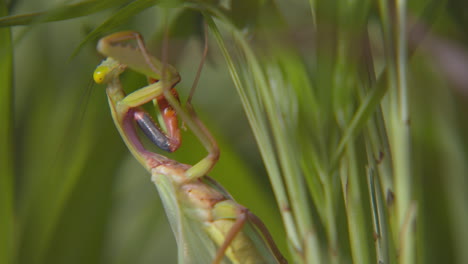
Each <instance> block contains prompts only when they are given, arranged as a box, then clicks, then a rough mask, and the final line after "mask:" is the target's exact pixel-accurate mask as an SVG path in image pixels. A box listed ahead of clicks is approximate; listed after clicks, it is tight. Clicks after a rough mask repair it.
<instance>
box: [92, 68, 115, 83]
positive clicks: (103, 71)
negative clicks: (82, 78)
mask: <svg viewBox="0 0 468 264" xmlns="http://www.w3.org/2000/svg"><path fill="white" fill-rule="evenodd" d="M110 71H111V69H110V68H109V67H108V66H104V65H99V66H98V67H97V68H96V70H94V74H93V78H94V81H95V82H96V83H97V84H101V83H103V82H104V81H105V79H106V76H107V75H108V74H109V72H110Z"/></svg>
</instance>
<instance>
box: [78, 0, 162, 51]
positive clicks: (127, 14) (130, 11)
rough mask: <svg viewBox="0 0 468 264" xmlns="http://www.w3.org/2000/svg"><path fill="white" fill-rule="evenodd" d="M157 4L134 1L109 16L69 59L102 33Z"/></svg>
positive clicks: (147, 0)
mask: <svg viewBox="0 0 468 264" xmlns="http://www.w3.org/2000/svg"><path fill="white" fill-rule="evenodd" d="M159 2H161V1H159V0H136V1H133V2H132V3H130V4H128V5H126V6H125V7H122V8H121V9H120V10H119V11H117V12H116V13H115V14H114V15H113V16H111V17H110V18H109V19H107V20H106V21H104V23H102V24H101V25H100V26H98V27H97V28H95V29H94V30H93V31H92V32H91V33H89V34H88V36H86V38H85V39H84V40H83V41H82V42H81V43H80V45H78V47H77V48H76V49H75V51H74V52H73V54H72V55H71V57H70V58H73V57H75V56H76V55H77V54H78V52H79V51H80V50H81V49H82V48H83V46H84V45H85V44H86V43H88V42H89V41H92V40H96V39H97V38H99V36H101V35H102V34H103V33H105V32H108V31H111V30H112V29H113V28H115V27H116V26H118V25H121V24H123V23H125V22H127V21H128V20H129V19H130V18H131V17H132V16H134V15H136V14H138V13H140V12H141V11H143V10H145V9H147V8H149V7H152V6H154V5H157V4H158V3H159Z"/></svg>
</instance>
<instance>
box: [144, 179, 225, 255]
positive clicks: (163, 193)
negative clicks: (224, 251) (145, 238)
mask: <svg viewBox="0 0 468 264" xmlns="http://www.w3.org/2000/svg"><path fill="white" fill-rule="evenodd" d="M152 180H153V182H154V183H155V185H156V188H157V189H158V192H159V195H160V197H161V200H162V202H163V205H164V209H165V211H166V215H167V217H168V219H169V223H170V225H171V228H172V230H173V232H174V234H175V237H176V242H177V246H178V263H180V264H205V263H211V262H212V261H213V259H214V257H215V255H216V250H217V247H216V245H215V243H214V242H213V241H212V240H211V238H210V237H209V235H208V233H207V232H204V226H203V224H202V223H200V222H196V221H194V220H192V219H190V218H188V217H187V215H186V214H185V213H184V208H182V204H181V203H180V201H178V197H177V191H176V187H175V186H174V184H173V183H172V181H171V180H170V179H169V178H168V176H165V175H161V174H154V175H153V177H152Z"/></svg>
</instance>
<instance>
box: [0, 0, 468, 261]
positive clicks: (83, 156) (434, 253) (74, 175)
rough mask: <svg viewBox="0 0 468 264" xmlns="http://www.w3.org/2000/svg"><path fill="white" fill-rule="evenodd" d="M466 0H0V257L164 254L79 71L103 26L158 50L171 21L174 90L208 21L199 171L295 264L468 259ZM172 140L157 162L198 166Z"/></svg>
mask: <svg viewBox="0 0 468 264" xmlns="http://www.w3.org/2000/svg"><path fill="white" fill-rule="evenodd" d="M33 2H34V3H33ZM461 2H462V1H450V5H448V9H447V10H446V9H444V8H442V7H445V6H444V3H445V2H444V1H429V2H427V1H411V3H408V6H406V5H405V4H406V3H405V2H404V1H397V2H396V3H395V1H386V0H380V1H366V0H360V1H340V0H334V1H276V2H275V3H273V2H272V1H232V2H230V1H220V2H219V3H218V2H217V1H201V0H200V1H150V0H135V1H128V0H127V1H123V0H122V1H110V0H109V1H83V2H76V3H73V4H63V5H57V6H48V7H44V6H45V4H47V3H48V1H23V3H21V2H18V3H17V5H15V6H13V7H14V8H13V9H11V10H9V9H8V6H7V5H6V4H5V2H1V4H0V14H1V15H2V16H3V17H1V18H0V27H1V28H0V47H1V48H0V69H1V71H0V88H1V89H0V94H1V96H0V106H1V108H2V111H0V113H1V116H0V122H1V126H0V127H1V131H0V132H1V133H0V155H1V161H0V162H1V163H0V215H1V217H0V234H2V236H0V246H1V247H0V264H1V263H129V262H135V263H146V262H148V263H149V262H152V263H174V262H175V260H174V258H175V252H176V250H175V248H174V247H175V243H174V241H173V239H172V233H171V232H169V226H168V224H167V222H166V220H165V217H164V213H163V211H162V210H161V205H160V203H159V201H158V197H157V192H156V191H155V190H154V186H152V185H151V183H150V178H149V177H147V176H148V175H147V174H146V173H145V172H144V171H143V169H142V168H140V167H139V166H138V165H136V162H135V161H133V159H131V158H129V153H128V151H127V150H126V149H125V148H124V145H123V144H122V141H121V139H120V138H119V137H118V134H117V131H116V130H115V128H114V126H113V124H112V121H111V118H110V113H109V110H108V106H107V104H106V98H105V95H104V91H103V88H102V87H89V85H88V83H89V82H90V80H91V74H92V72H93V70H94V67H95V66H96V65H97V64H98V60H99V58H98V56H97V54H96V52H95V50H94V45H95V41H96V39H97V38H99V37H101V36H103V35H105V34H108V33H111V32H114V31H118V30H123V29H125V30H130V29H131V30H137V31H140V32H142V33H143V34H144V35H145V37H147V38H148V37H151V36H153V38H150V39H152V40H154V41H153V42H155V43H154V44H153V45H151V46H154V47H156V46H157V45H158V43H157V42H159V41H160V40H161V36H162V35H163V34H162V33H161V32H163V31H164V27H165V25H167V24H168V25H170V26H169V30H170V34H169V35H170V37H171V39H170V41H171V42H170V43H171V45H170V50H169V55H168V57H169V60H170V61H171V64H173V65H174V66H176V68H178V69H180V71H181V75H182V78H183V80H184V81H183V82H182V83H181V84H180V88H179V89H180V90H182V92H181V94H182V98H184V97H185V96H184V95H187V92H186V91H188V88H189V87H190V86H191V80H193V76H194V74H195V72H196V67H197V65H198V62H199V60H200V57H201V45H202V44H203V43H200V40H201V39H203V38H202V36H201V35H202V34H203V24H202V23H201V21H202V18H204V19H205V21H206V22H207V24H208V26H209V32H210V37H211V39H210V51H209V53H210V54H209V57H208V58H209V59H208V61H209V63H208V65H207V67H206V69H205V70H204V72H203V74H202V79H201V84H200V87H199V88H198V90H197V93H196V95H195V99H194V100H195V101H194V106H195V108H196V109H197V111H198V112H201V113H202V120H204V121H208V122H207V123H208V127H210V129H212V130H214V131H216V133H215V137H216V138H217V139H218V141H219V142H220V147H221V151H222V155H221V156H222V158H221V160H220V162H219V164H218V165H217V166H216V168H215V170H214V171H213V173H212V175H211V176H212V177H213V178H215V179H216V180H219V181H220V182H221V184H222V185H223V186H225V187H226V188H227V189H228V190H229V191H230V192H231V193H232V194H233V196H234V197H235V198H236V200H238V201H239V202H240V203H241V204H244V205H246V206H247V207H249V208H251V209H252V211H253V212H254V213H256V214H257V215H259V217H260V218H262V219H263V220H264V221H265V222H266V224H267V226H268V227H269V229H270V231H271V232H272V233H273V236H274V238H275V240H276V242H277V243H278V244H279V246H280V247H281V250H282V252H283V253H285V252H287V251H288V250H287V249H289V254H286V255H287V256H288V259H289V260H290V261H291V262H293V263H351V262H353V263H376V262H381V263H405V264H406V263H440V262H444V263H468V251H466V250H465V248H466V246H467V245H468V228H467V227H466V223H467V222H468V208H467V206H466V201H468V197H467V192H466V190H467V187H468V185H467V181H466V175H468V168H467V166H466V160H467V153H468V144H467V142H466V139H465V138H464V136H463V135H465V134H466V132H467V129H468V127H467V126H466V122H464V121H465V120H466V118H465V116H466V111H467V110H468V109H467V107H466V105H467V104H466V94H468V93H467V90H466V89H467V88H466V87H468V84H467V83H466V80H465V79H464V78H463V77H464V76H466V73H464V72H463V68H464V69H466V68H468V67H463V66H466V65H468V61H467V59H466V58H467V57H468V56H467V55H466V54H467V51H466V50H467V47H466V46H467V45H466V37H465V38H464V37H463V36H464V32H463V30H465V29H466V28H467V25H465V24H463V23H465V21H466V19H463V16H461V15H460V14H461V13H463V12H462V9H461V8H460V7H459V5H460V3H461ZM229 3H231V4H232V6H230V5H229ZM28 4H29V5H28ZM153 6H157V7H153ZM38 10H39V11H38ZM243 10H247V11H245V12H243ZM72 18H74V20H70V19H72ZM165 20H167V21H168V23H167V24H165V23H164V21H165ZM52 21H56V22H55V23H50V22H52ZM161 21H163V23H161ZM184 24H188V25H187V26H186V27H184ZM18 25H27V27H20V26H18ZM431 26H433V30H430V29H431V28H430V27H431ZM90 28H91V29H92V30H90ZM10 31H12V32H13V35H12V36H13V37H12V38H11V39H10V38H9V36H10ZM152 50H153V51H154V50H155V51H156V52H155V54H159V51H158V48H154V49H152ZM73 53H74V54H75V55H76V56H75V57H73V58H72V59H71V60H69V58H70V57H71V55H72V54H73ZM12 54H13V55H14V57H13V58H14V61H13V62H14V63H12ZM174 61H176V62H174ZM13 65H14V67H13ZM465 71H466V70H465ZM11 72H13V77H14V81H12V79H11V78H12V74H11ZM229 76H230V77H231V78H229ZM144 82H145V80H143V79H141V78H139V77H137V76H135V75H134V74H131V73H129V74H126V75H125V76H124V86H125V87H128V88H129V89H136V88H138V87H141V85H143V84H144ZM231 83H234V87H231ZM87 86H88V89H86V87H87ZM91 88H93V89H98V91H92V92H91V95H89V94H88V93H89V92H90V90H89V89H91ZM12 89H14V94H15V98H14V100H13V98H12V95H11V94H12V91H13V90H12ZM235 90H237V92H238V94H239V95H240V96H239V97H240V101H239V100H238V99H237V96H236V94H235V92H234V91H235ZM241 105H242V107H243V110H244V111H245V115H246V116H247V120H246V119H245V116H244V115H243V114H242V112H241V110H240V107H241ZM12 109H14V112H12V111H11V110H12ZM247 122H248V123H247ZM249 124H250V127H251V129H252V131H253V136H252V135H251V134H250V132H249V131H250V130H249V128H248V125H249ZM183 138H184V141H183V147H182V148H181V149H180V150H179V151H178V153H176V154H174V155H171V156H170V157H172V158H174V159H176V160H180V161H182V162H185V163H189V164H193V163H194V162H195V161H197V160H199V159H200V158H201V157H202V156H203V155H204V151H203V150H202V148H201V147H200V144H199V143H197V142H196V140H195V139H194V138H193V135H192V134H191V133H190V132H186V133H184V134H183ZM254 140H255V141H256V144H255V143H254ZM257 148H258V150H257ZM258 152H259V153H258ZM263 166H264V167H265V169H266V172H267V173H266V172H265V170H264V167H263ZM266 174H268V178H267V176H266ZM270 186H271V189H270ZM275 199H276V201H275ZM273 205H277V206H273ZM276 208H279V210H276ZM284 232H285V233H284ZM167 241H172V242H171V244H167V243H166V242H167ZM171 248H172V249H171ZM11 259H13V261H11Z"/></svg>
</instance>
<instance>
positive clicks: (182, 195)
mask: <svg viewBox="0 0 468 264" xmlns="http://www.w3.org/2000/svg"><path fill="white" fill-rule="evenodd" d="M129 40H135V41H136V42H137V44H138V45H137V48H134V47H131V46H130V45H125V44H124V42H125V41H129ZM127 44H128V43H127ZM98 51H99V52H100V53H102V54H103V55H105V56H107V57H108V58H107V59H106V60H105V61H103V62H102V63H101V64H100V65H99V66H98V67H97V69H96V71H95V73H94V79H95V80H96V82H98V83H106V84H107V88H106V91H107V96H108V100H109V105H110V108H111V112H112V117H113V119H114V122H115V125H116V127H117V129H118V130H119V132H120V134H121V136H122V138H123V140H124V141H125V143H126V145H127V147H128V148H129V150H130V151H131V152H132V154H133V156H135V158H136V159H137V160H138V161H139V162H140V163H141V164H142V165H143V166H144V167H145V168H146V169H147V170H148V171H149V172H150V173H151V175H152V180H153V182H154V183H155V185H156V187H157V189H158V191H159V194H160V196H161V199H162V201H163V204H164V208H165V211H166V214H167V216H168V218H169V222H170V224H171V227H172V229H173V231H174V233H175V236H176V241H177V244H178V252H179V254H178V258H179V263H246V264H249V263H287V262H286V260H285V259H284V257H283V256H282V255H281V253H280V252H279V250H278V249H277V248H276V245H275V244H274V242H273V240H272V238H271V235H270V234H269V233H268V230H267V229H266V227H265V226H264V225H263V223H262V222H261V220H260V219H258V217H256V216H255V215H254V214H252V213H251V212H250V211H249V210H248V209H247V208H245V207H243V206H241V205H239V204H237V203H236V202H235V201H234V200H233V199H232V197H231V196H230V195H229V194H228V193H227V192H226V191H225V190H224V189H223V188H222V187H221V186H220V185H219V184H218V183H216V181H214V180H213V179H211V178H209V177H208V176H206V175H207V173H208V172H209V171H210V170H211V168H212V167H213V166H214V164H215V163H216V161H217V159H218V157H219V150H218V147H217V144H216V142H215V141H214V139H213V137H212V136H211V134H210V133H209V132H208V130H207V129H206V128H205V127H204V125H203V124H202V123H201V121H200V120H199V119H198V118H197V116H196V114H195V112H194V111H193V109H192V107H191V106H190V105H187V106H186V107H185V108H184V107H182V105H181V104H180V103H179V101H178V99H177V98H176V96H175V95H174V92H173V91H172V89H173V87H174V86H175V85H176V84H177V83H178V82H179V81H180V77H179V74H178V73H177V71H176V70H175V69H174V68H173V67H172V66H170V65H164V64H163V63H161V62H160V61H158V60H157V59H155V58H154V57H152V56H151V55H149V54H148V53H147V51H146V48H145V46H144V43H143V40H142V38H141V37H140V35H139V34H138V33H135V32H121V33H116V34H112V35H110V36H107V37H105V38H103V39H101V40H100V41H99V44H98ZM127 67H128V68H130V69H132V70H134V71H136V72H138V73H142V74H144V75H146V76H148V77H149V80H150V85H148V86H146V87H143V88H141V89H139V90H136V91H135V92H133V93H131V94H129V95H126V94H125V92H124V91H123V89H122V86H121V83H120V79H119V75H120V74H121V73H122V72H123V71H125V69H126V68H127ZM152 100H157V101H158V102H161V101H165V100H167V102H168V105H167V109H169V108H170V109H174V111H175V113H177V115H178V116H180V117H181V118H182V120H183V122H184V123H185V124H186V125H187V126H188V127H189V128H190V129H191V130H192V131H193V132H194V134H195V135H196V136H197V137H198V138H199V139H200V141H201V142H202V144H203V145H204V146H205V147H206V149H207V150H208V152H209V154H208V155H207V156H206V157H205V158H204V159H202V160H201V161H200V162H198V163H197V164H195V165H194V166H189V165H185V164H181V163H178V162H176V161H174V160H171V159H168V158H166V157H164V156H162V155H159V154H156V153H153V152H150V151H148V150H146V149H145V148H144V146H143V144H142V143H141V141H140V139H139V138H138V135H137V130H136V126H135V122H137V123H138V124H139V125H140V127H141V128H142V130H143V131H144V132H145V134H146V135H147V136H148V137H150V138H151V137H154V138H155V140H153V139H152V141H153V142H155V141H157V142H155V144H157V145H158V146H160V147H161V145H163V147H162V148H166V147H167V148H166V149H168V150H169V151H173V150H174V149H176V148H177V147H178V145H177V144H178V140H174V142H176V143H175V144H176V145H177V146H173V147H171V143H169V142H170V141H171V138H172V139H173V138H174V137H177V136H178V132H177V131H176V132H175V133H174V131H172V132H168V133H169V134H170V135H169V136H166V135H165V134H164V132H162V130H161V129H159V128H158V127H157V125H156V124H154V123H153V122H152V121H151V119H148V118H147V116H148V115H147V114H146V112H145V111H144V110H142V109H141V108H140V106H141V105H143V104H145V103H147V102H150V101H152ZM143 119H145V120H146V121H145V122H143V121H142V120H143ZM164 120H165V121H166V127H167V124H169V123H171V120H172V124H173V123H174V122H173V119H171V118H169V117H167V118H165V119H164ZM143 123H144V124H143ZM145 126H146V127H147V128H144V127H145ZM168 130H170V129H168ZM171 134H172V135H171ZM174 134H176V136H174ZM158 140H159V141H158ZM258 231H260V232H258ZM260 233H261V234H260Z"/></svg>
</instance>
